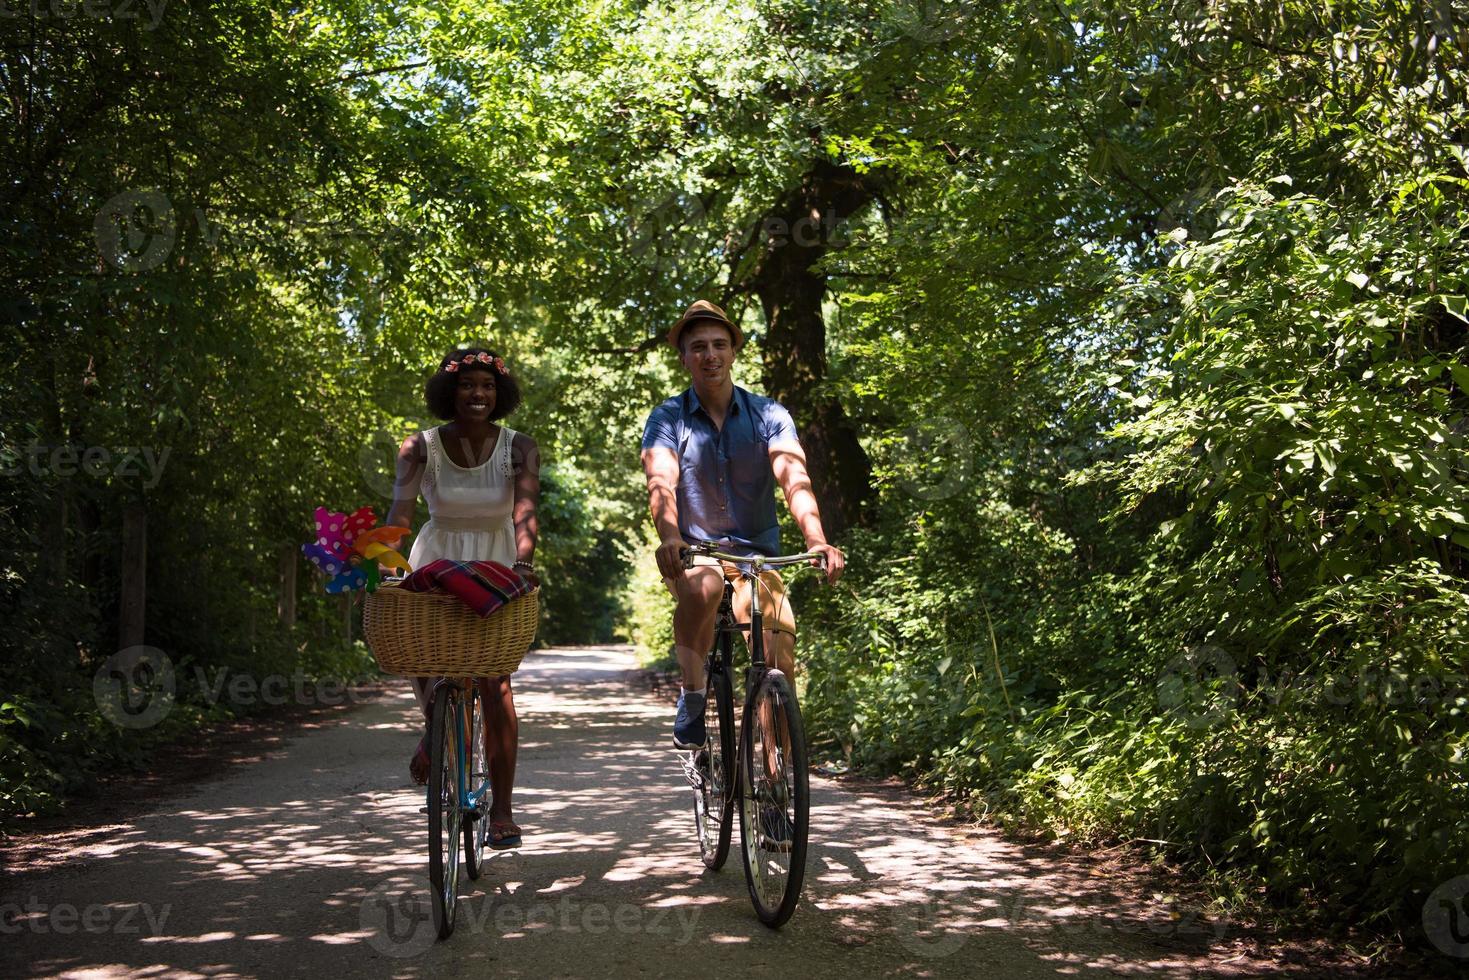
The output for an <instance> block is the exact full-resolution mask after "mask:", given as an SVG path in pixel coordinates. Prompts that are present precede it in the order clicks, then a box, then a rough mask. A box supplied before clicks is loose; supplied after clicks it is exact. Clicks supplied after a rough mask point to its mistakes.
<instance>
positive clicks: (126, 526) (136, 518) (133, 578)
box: [117, 500, 148, 650]
mask: <svg viewBox="0 0 1469 980" xmlns="http://www.w3.org/2000/svg"><path fill="white" fill-rule="evenodd" d="M147 599H148V507H147V505H146V504H145V503H144V502H143V501H141V500H128V501H125V502H124V503H123V505H122V582H121V587H120V589H119V590H118V617H117V648H118V649H119V650H126V649H127V648H128V647H135V646H140V645H141V644H142V642H143V631H144V627H145V626H146V613H147Z"/></svg>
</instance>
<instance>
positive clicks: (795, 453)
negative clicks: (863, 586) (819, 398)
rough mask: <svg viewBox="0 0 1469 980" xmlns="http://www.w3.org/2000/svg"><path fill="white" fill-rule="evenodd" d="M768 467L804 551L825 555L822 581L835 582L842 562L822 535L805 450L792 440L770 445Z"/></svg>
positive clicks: (842, 558)
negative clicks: (783, 499) (800, 539)
mask: <svg viewBox="0 0 1469 980" xmlns="http://www.w3.org/2000/svg"><path fill="white" fill-rule="evenodd" d="M770 467H771V469H772V470H773V471H774V472H775V480H776V482H777V483H779V484H780V489H781V492H782V493H784V494H785V497H786V506H787V507H789V508H790V509H791V517H793V518H794V519H795V521H796V526H797V527H798V528H800V529H801V536H802V537H803V538H805V539H806V550H807V551H819V552H821V553H822V554H823V555H825V556H826V581H827V582H828V583H832V582H835V581H836V580H837V579H839V578H841V577H842V569H843V568H845V567H846V559H845V558H844V557H843V556H842V553H841V552H840V551H838V550H837V549H836V548H833V547H832V546H831V545H829V544H827V543H826V532H825V531H824V530H823V529H822V527H821V510H820V509H819V508H818V507H817V506H816V494H815V493H814V492H813V491H812V489H811V476H810V474H808V473H807V472H806V451H805V450H804V449H802V448H801V444H800V443H799V442H795V441H787V442H781V443H771V445H770Z"/></svg>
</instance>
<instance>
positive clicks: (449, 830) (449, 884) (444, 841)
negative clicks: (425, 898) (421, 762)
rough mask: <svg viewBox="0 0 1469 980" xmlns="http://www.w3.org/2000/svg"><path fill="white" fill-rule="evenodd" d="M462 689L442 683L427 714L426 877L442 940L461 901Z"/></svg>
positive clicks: (447, 935) (451, 925)
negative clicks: (459, 706) (460, 708)
mask: <svg viewBox="0 0 1469 980" xmlns="http://www.w3.org/2000/svg"><path fill="white" fill-rule="evenodd" d="M458 705H459V691H458V688H456V687H455V686H454V685H453V684H449V683H443V684H440V685H439V686H438V690H437V691H436V692H435V694H434V704H433V708H432V710H431V713H430V714H429V727H428V733H429V771H428V880H429V884H430V886H431V887H432V888H433V893H434V899H433V915H434V928H435V929H437V930H438V933H439V938H440V939H447V938H449V934H450V933H452V932H453V931H454V913H455V912H456V911H457V909H458V904H459V832H460V822H461V819H462V812H461V810H460V806H459V776H460V773H461V771H462V770H463V767H464V763H463V761H462V760H461V758H460V746H461V745H462V744H463V733H461V732H460V731H459V725H460V724H461V722H460V712H459V711H458V710H457V709H458Z"/></svg>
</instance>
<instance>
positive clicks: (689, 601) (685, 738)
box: [666, 565, 724, 748]
mask: <svg viewBox="0 0 1469 980" xmlns="http://www.w3.org/2000/svg"><path fill="white" fill-rule="evenodd" d="M666 584H667V585H668V587H669V589H670V590H672V592H673V595H674V599H675V601H676V603H677V604H676V605H675V607H674V611H673V645H674V653H675V654H676V655H677V657H678V665H679V669H680V670H681V672H682V673H683V693H681V694H680V695H679V698H678V715H677V717H676V719H675V720H674V725H673V743H674V746H675V747H676V748H687V747H690V746H695V745H702V744H703V741H704V732H705V729H704V698H705V697H706V696H707V692H706V691H704V689H703V688H704V660H705V657H707V656H708V653H709V648H710V647H711V646H712V645H713V643H714V621H715V619H716V617H717V616H718V615H719V600H720V598H721V597H722V596H723V594H724V575H723V573H722V572H721V571H720V569H719V568H717V567H713V566H707V565H695V566H694V567H693V568H690V569H688V570H687V571H685V573H684V574H683V575H681V576H679V577H678V578H676V579H673V580H671V581H668V582H667V583H666Z"/></svg>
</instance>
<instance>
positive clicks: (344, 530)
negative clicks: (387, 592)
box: [301, 507, 412, 593]
mask: <svg viewBox="0 0 1469 980" xmlns="http://www.w3.org/2000/svg"><path fill="white" fill-rule="evenodd" d="M376 523H377V515H376V514H374V513H373V511H372V508H371V507H362V508H359V509H358V510H357V511H355V512H354V513H352V514H351V515H347V514H339V513H337V512H336V511H332V510H327V509H326V508H325V507H318V508H316V543H315V544H303V545H302V546H301V551H302V553H303V554H305V555H306V557H307V558H309V559H310V560H311V562H312V564H314V565H315V566H316V567H317V568H319V569H321V570H322V571H323V572H325V573H326V574H327V575H329V576H331V578H330V580H329V581H328V582H327V583H326V590H327V591H328V592H333V593H335V592H346V591H348V590H350V589H361V588H364V587H365V588H366V589H367V591H368V592H371V591H373V590H374V589H376V588H377V582H378V571H377V569H378V565H380V564H381V565H386V566H387V567H389V568H401V569H402V570H403V571H405V572H408V571H412V569H410V568H409V567H408V562H407V561H405V560H404V558H403V556H402V555H400V554H398V552H396V551H394V550H393V547H392V546H394V545H396V544H398V542H399V541H401V540H402V538H403V535H405V534H407V533H408V529H407V528H406V527H397V526H395V525H391V524H390V525H387V526H385V527H374V526H373V525H375V524H376Z"/></svg>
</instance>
